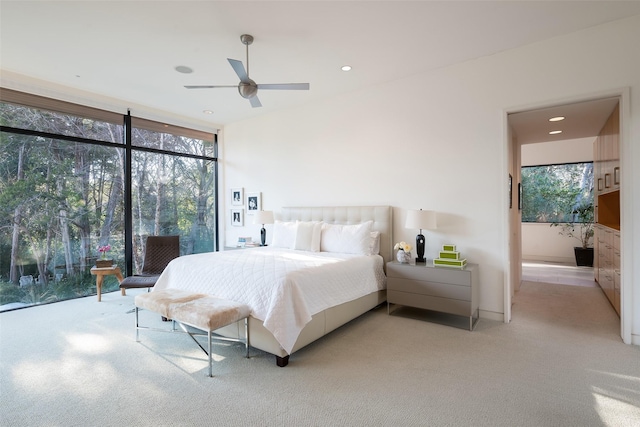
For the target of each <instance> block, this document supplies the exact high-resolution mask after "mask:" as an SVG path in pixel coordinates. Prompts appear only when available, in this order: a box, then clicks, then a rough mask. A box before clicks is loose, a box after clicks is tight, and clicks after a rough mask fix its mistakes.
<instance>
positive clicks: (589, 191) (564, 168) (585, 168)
mask: <svg viewBox="0 0 640 427" xmlns="http://www.w3.org/2000/svg"><path fill="white" fill-rule="evenodd" d="M521 173H522V188H523V190H522V197H523V203H522V222H541V223H575V222H581V221H582V218H581V217H580V216H579V215H578V212H577V209H578V208H579V207H582V206H585V205H591V206H593V163H592V162H586V163H567V164H557V165H544V166H525V167H522V169H521Z"/></svg>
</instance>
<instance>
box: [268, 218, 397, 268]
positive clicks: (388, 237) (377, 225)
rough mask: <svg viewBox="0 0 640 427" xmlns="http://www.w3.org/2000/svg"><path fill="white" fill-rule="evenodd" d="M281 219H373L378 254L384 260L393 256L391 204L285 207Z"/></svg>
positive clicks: (347, 221)
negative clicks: (378, 245)
mask: <svg viewBox="0 0 640 427" xmlns="http://www.w3.org/2000/svg"><path fill="white" fill-rule="evenodd" d="M278 219H279V220H281V221H296V220H299V221H324V222H327V223H330V224H360V223H363V222H367V221H373V228H372V230H374V231H379V232H380V255H381V256H382V257H383V258H384V260H385V262H386V261H390V260H391V259H392V257H393V235H392V234H393V233H392V230H393V209H392V208H391V206H318V207H285V208H282V210H281V211H280V217H279V218H278Z"/></svg>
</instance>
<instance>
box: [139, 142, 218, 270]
mask: <svg viewBox="0 0 640 427" xmlns="http://www.w3.org/2000/svg"><path fill="white" fill-rule="evenodd" d="M214 166H215V163H214V162H213V161H206V160H200V159H192V158H186V157H177V156H172V155H166V154H164V155H163V154H155V153H149V152H141V151H134V152H133V159H132V172H131V173H132V198H133V200H132V206H133V236H134V241H133V247H134V267H133V270H134V273H135V272H140V271H141V269H142V256H143V253H144V241H145V237H146V236H148V235H156V236H168V235H179V236H180V246H181V249H180V253H181V255H185V254H193V253H201V252H211V251H213V250H215V248H214V231H215V220H216V218H215V204H214V201H215V185H214V184H215V180H214V178H215V167H214Z"/></svg>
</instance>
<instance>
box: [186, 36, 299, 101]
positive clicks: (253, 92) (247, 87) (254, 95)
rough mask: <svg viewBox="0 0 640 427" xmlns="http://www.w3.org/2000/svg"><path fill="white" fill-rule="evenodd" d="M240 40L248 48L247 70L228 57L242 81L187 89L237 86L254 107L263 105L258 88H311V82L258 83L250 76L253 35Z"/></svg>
mask: <svg viewBox="0 0 640 427" xmlns="http://www.w3.org/2000/svg"><path fill="white" fill-rule="evenodd" d="M240 41H241V42H242V44H244V45H245V46H246V50H247V69H246V71H245V69H244V66H243V65H242V61H238V60H237V59H231V58H227V61H229V64H231V67H232V68H233V70H234V71H235V72H236V74H237V75H238V77H239V78H240V83H238V84H237V85H197V86H185V87H186V88H187V89H214V88H220V87H237V88H238V92H240V96H242V97H243V98H246V99H248V100H249V102H250V103H251V106H252V107H253V108H256V107H262V104H261V103H260V100H259V99H258V89H280V90H309V83H272V84H257V83H256V82H254V81H253V80H251V79H250V78H249V45H250V44H251V43H253V36H250V35H249V34H243V35H241V36H240Z"/></svg>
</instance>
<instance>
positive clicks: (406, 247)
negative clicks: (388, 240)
mask: <svg viewBox="0 0 640 427" xmlns="http://www.w3.org/2000/svg"><path fill="white" fill-rule="evenodd" d="M393 249H394V250H396V251H404V252H411V245H410V244H408V243H406V242H400V243H396V245H395V246H394V247H393Z"/></svg>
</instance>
